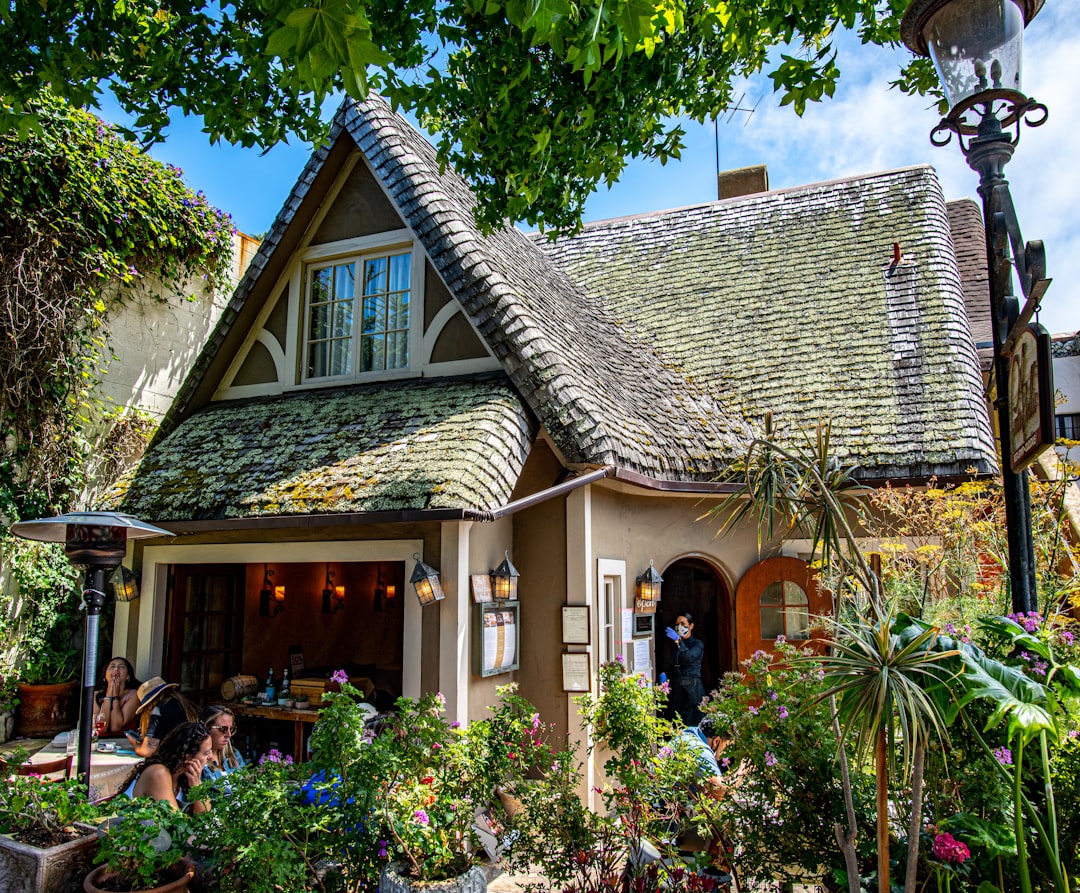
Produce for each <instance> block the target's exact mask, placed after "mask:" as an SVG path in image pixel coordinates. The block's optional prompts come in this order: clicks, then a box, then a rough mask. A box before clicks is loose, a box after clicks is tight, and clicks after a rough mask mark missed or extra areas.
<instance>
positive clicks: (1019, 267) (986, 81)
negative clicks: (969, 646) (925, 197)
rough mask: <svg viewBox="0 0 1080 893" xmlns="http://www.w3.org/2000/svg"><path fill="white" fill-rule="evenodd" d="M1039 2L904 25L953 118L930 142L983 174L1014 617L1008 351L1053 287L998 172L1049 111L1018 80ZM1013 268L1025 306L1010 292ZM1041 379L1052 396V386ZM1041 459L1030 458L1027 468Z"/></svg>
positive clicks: (989, 5)
mask: <svg viewBox="0 0 1080 893" xmlns="http://www.w3.org/2000/svg"><path fill="white" fill-rule="evenodd" d="M1042 5H1043V0H913V2H912V3H911V5H910V6H909V7H908V9H907V12H905V13H904V18H903V22H902V23H901V26H900V34H901V37H902V39H903V41H904V43H905V44H907V46H908V48H909V49H910V50H911V51H912V52H913V53H916V54H917V55H920V56H930V57H931V58H932V59H933V61H934V65H935V67H936V68H937V71H938V76H939V78H940V80H941V85H942V87H943V88H944V90H945V93H946V96H947V98H948V101H949V106H950V108H949V113H948V115H946V116H945V117H944V118H943V119H942V120H941V122H940V123H939V124H938V125H937V126H936V127H935V128H934V130H933V131H932V132H931V134H930V141H931V142H932V143H933V144H934V145H936V146H944V145H946V144H947V143H948V142H949V141H950V140H951V139H952V137H953V136H954V135H955V136H956V138H957V142H958V143H959V144H960V150H961V151H962V152H963V153H964V157H965V159H966V160H967V163H968V166H969V167H970V168H971V169H972V170H973V171H975V172H976V173H977V174H978V175H979V195H980V197H981V198H982V205H983V223H984V227H985V231H986V257H987V266H988V271H987V272H988V274H989V285H990V313H991V324H992V327H993V336H994V381H995V384H996V387H997V392H998V394H997V400H996V401H995V402H996V405H997V411H998V436H999V439H1000V441H1001V455H1002V468H1001V477H1002V490H1003V492H1004V497H1005V525H1006V532H1007V535H1008V543H1009V578H1010V583H1011V588H1012V605H1013V610H1014V611H1034V610H1035V607H1036V601H1035V549H1034V545H1033V542H1032V536H1031V496H1030V493H1029V491H1028V480H1027V475H1026V472H1024V473H1021V472H1023V468H1022V467H1015V466H1013V465H1011V463H1010V457H1011V456H1012V455H1013V449H1012V447H1013V444H1012V436H1011V433H1010V431H1011V427H1012V424H1011V421H1012V415H1013V413H1016V412H1019V411H1020V409H1021V407H1018V406H1010V400H1009V393H1008V391H1009V389H1008V387H1007V386H1006V384H1005V383H1006V382H1008V381H1009V365H1010V362H1009V360H1010V355H1011V353H1012V351H1013V347H1014V345H1015V344H1016V343H1017V341H1018V340H1019V338H1020V335H1021V334H1022V333H1023V332H1024V331H1026V329H1027V326H1028V323H1029V321H1030V320H1031V318H1032V317H1033V316H1034V314H1035V311H1036V310H1037V309H1038V307H1039V303H1040V301H1041V300H1042V296H1043V294H1044V293H1045V291H1046V288H1047V286H1048V285H1049V283H1050V280H1049V279H1048V278H1047V276H1046V254H1045V251H1044V249H1043V244H1042V242H1039V241H1034V242H1028V243H1026V244H1025V243H1024V241H1023V237H1022V236H1021V235H1020V225H1019V223H1018V222H1017V218H1016V211H1015V209H1014V208H1013V203H1012V196H1011V195H1010V193H1009V183H1008V181H1007V180H1006V179H1005V175H1004V169H1005V165H1006V164H1007V163H1008V162H1009V160H1010V159H1011V158H1012V155H1013V152H1014V151H1015V149H1016V145H1017V143H1018V142H1019V141H1020V124H1021V122H1023V123H1026V124H1028V125H1029V126H1031V127H1038V126H1039V125H1041V124H1043V123H1044V122H1045V121H1046V118H1047V110H1046V106H1044V105H1042V104H1041V103H1038V102H1036V101H1035V100H1034V99H1031V98H1030V97H1028V96H1025V95H1024V93H1023V92H1022V91H1021V79H1020V76H1021V48H1022V43H1023V31H1024V27H1025V26H1026V25H1027V23H1028V22H1030V21H1031V20H1032V19H1033V18H1034V17H1035V16H1036V14H1037V13H1038V12H1039V10H1040V9H1041V8H1042ZM1014 269H1015V270H1016V274H1017V279H1018V281H1019V282H1020V288H1021V291H1022V293H1023V295H1024V298H1025V303H1024V306H1023V307H1021V306H1020V305H1019V302H1018V301H1017V299H1016V297H1015V296H1014V295H1013V270H1014ZM1042 374H1043V372H1042V370H1040V376H1041V375H1042ZM1045 374H1046V375H1047V376H1049V374H1050V370H1049V369H1047V370H1045ZM1046 382H1047V385H1048V393H1050V394H1052V393H1053V392H1054V390H1053V381H1052V379H1046ZM1045 446H1046V444H1043V447H1045ZM1038 452H1039V450H1038V449H1036V450H1035V452H1034V453H1028V454H1026V455H1027V456H1028V461H1030V459H1033V458H1034V456H1035V455H1037V453H1038Z"/></svg>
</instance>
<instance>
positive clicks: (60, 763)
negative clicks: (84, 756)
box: [0, 753, 75, 778]
mask: <svg viewBox="0 0 1080 893" xmlns="http://www.w3.org/2000/svg"><path fill="white" fill-rule="evenodd" d="M74 759H75V755H74V754H70V753H69V754H66V755H65V756H62V757H58V758H57V759H55V760H49V761H48V762H45V763H23V764H22V765H21V766H16V767H15V775H53V774H55V773H57V772H63V773H64V778H71V764H72V762H73V761H74ZM10 774H11V768H10V767H9V766H8V764H7V763H5V762H4V761H3V760H0V777H6V776H8V775H10Z"/></svg>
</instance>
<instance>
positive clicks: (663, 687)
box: [656, 679, 671, 695]
mask: <svg viewBox="0 0 1080 893" xmlns="http://www.w3.org/2000/svg"><path fill="white" fill-rule="evenodd" d="M656 687H657V689H659V690H660V691H662V692H663V693H664V694H665V695H669V694H671V683H670V682H668V681H667V680H666V679H665V680H664V681H663V682H661V683H660V684H659V685H658V686H656Z"/></svg>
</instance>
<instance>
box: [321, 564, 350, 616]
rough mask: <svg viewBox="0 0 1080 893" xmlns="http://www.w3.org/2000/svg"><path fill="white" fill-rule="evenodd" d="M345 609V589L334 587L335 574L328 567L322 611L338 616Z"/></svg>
mask: <svg viewBox="0 0 1080 893" xmlns="http://www.w3.org/2000/svg"><path fill="white" fill-rule="evenodd" d="M344 607H345V587H344V586H335V585H334V572H333V571H332V570H330V565H329V564H327V565H326V583H325V584H324V586H323V591H322V609H323V613H324V614H336V613H337V612H338V611H340V610H341V609H342V608H344Z"/></svg>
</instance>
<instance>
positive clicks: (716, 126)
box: [713, 90, 761, 176]
mask: <svg viewBox="0 0 1080 893" xmlns="http://www.w3.org/2000/svg"><path fill="white" fill-rule="evenodd" d="M744 99H746V91H745V90H744V91H743V92H742V93H740V94H739V98H738V99H737V100H735V102H734V104H732V105H729V106H728V107H727V108H726V109H725V110H724V112H723V114H721V115H719V116H717V117H714V118H713V139H714V140H715V142H716V173H717V176H719V175H720V118H723V119H724V123H725V124H730V123H731V121H732V119H733V118H734V117H735V114H736V112H744V113H745V114H746V120H745V121H743V127H745V126H746V125H747V124H749V123H750V119H751V118H752V117H753V115H754V112H756V111H757V107H758V104H759V103H760V102H761V97H760V96H759V97H758V99H757V102H755V103H754V105H753V107H751V108H747V107H746V106H744V105H743V100H744Z"/></svg>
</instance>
